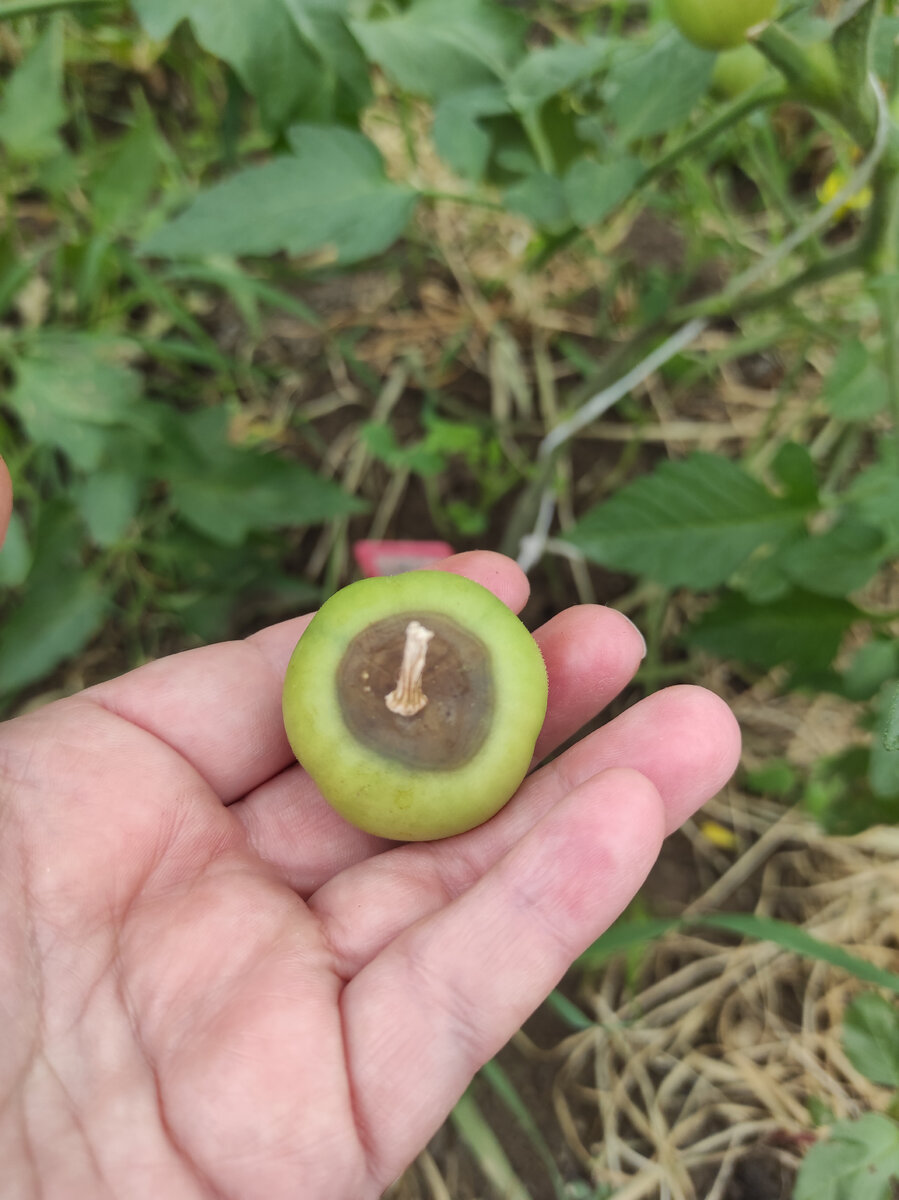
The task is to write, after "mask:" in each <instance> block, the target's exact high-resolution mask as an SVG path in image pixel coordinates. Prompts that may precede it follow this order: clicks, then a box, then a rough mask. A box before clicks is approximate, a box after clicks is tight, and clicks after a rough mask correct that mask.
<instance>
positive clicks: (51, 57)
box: [0, 18, 68, 162]
mask: <svg viewBox="0 0 899 1200" xmlns="http://www.w3.org/2000/svg"><path fill="white" fill-rule="evenodd" d="M62 68H63V40H62V22H61V21H60V20H59V19H56V18H54V19H53V20H51V22H50V24H49V25H48V26H47V29H46V31H45V33H44V34H43V36H42V37H41V38H40V39H39V40H38V41H37V42H36V43H35V45H34V47H33V48H32V49H31V50H30V51H29V53H28V54H27V55H26V57H25V58H24V59H23V61H22V63H21V65H20V66H19V67H17V68H16V70H15V71H14V72H13V74H12V76H11V77H10V78H9V79H8V80H7V81H6V83H5V86H4V90H3V96H2V99H0V142H2V144H3V145H4V146H5V147H6V150H7V152H8V153H9V154H10V155H12V157H13V158H19V159H23V160H25V161H28V162H39V161H41V160H42V159H46V158H50V157H52V156H53V155H54V154H56V153H58V152H59V151H60V150H61V149H62V142H61V141H60V139H59V135H58V133H57V130H58V129H59V128H60V126H61V125H63V124H65V122H66V120H67V119H68V111H67V109H66V105H65V101H64V99H63V94H62Z"/></svg>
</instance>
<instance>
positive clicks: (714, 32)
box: [668, 0, 777, 50]
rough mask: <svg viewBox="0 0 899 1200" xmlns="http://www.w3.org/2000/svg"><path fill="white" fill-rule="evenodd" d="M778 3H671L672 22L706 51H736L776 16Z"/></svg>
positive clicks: (752, 0)
mask: <svg viewBox="0 0 899 1200" xmlns="http://www.w3.org/2000/svg"><path fill="white" fill-rule="evenodd" d="M776 7H777V0H668V12H669V15H670V16H671V20H672V21H673V22H674V24H675V25H676V26H677V27H678V29H679V30H680V31H681V33H682V34H683V35H684V37H686V38H689V39H690V41H691V42H693V43H694V44H695V45H697V46H701V47H702V48H703V49H704V50H732V49H733V48H734V47H735V46H739V45H741V44H742V43H743V42H744V41H745V39H746V31H747V30H748V29H751V28H752V27H753V25H758V24H759V23H760V22H762V21H767V20H769V18H770V17H771V16H772V15H773V14H774V9H775V8H776Z"/></svg>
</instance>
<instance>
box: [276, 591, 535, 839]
mask: <svg viewBox="0 0 899 1200" xmlns="http://www.w3.org/2000/svg"><path fill="white" fill-rule="evenodd" d="M546 700H547V681H546V668H545V667H544V665H543V658H542V657H541V654H540V651H539V649H538V647H537V643H536V642H535V641H534V639H533V638H532V637H531V635H530V634H529V633H528V631H527V629H526V628H525V626H524V625H523V624H522V623H521V621H519V619H518V618H517V617H516V616H515V615H514V614H513V613H512V612H510V611H509V609H508V608H506V606H505V605H504V604H503V603H502V601H500V600H498V599H497V598H496V596H494V595H493V593H492V592H490V591H488V590H487V589H486V588H484V587H481V585H480V584H478V583H473V582H472V581H471V580H469V579H465V578H463V577H461V576H459V575H451V574H449V573H447V572H443V571H411V572H408V573H407V574H404V575H395V576H386V577H383V578H376V579H363V580H361V581H359V582H358V583H352V584H350V585H349V587H345V588H343V589H342V590H341V591H339V592H337V593H336V594H335V595H334V596H332V597H331V598H330V599H329V600H327V601H326V602H325V604H323V605H322V607H321V608H320V609H319V611H318V613H316V615H315V616H314V617H313V619H312V621H311V622H310V624H309V626H308V627H307V629H306V631H305V633H304V634H303V636H302V637H301V638H300V641H299V643H298V644H297V647H296V649H295V650H294V652H293V655H292V657H291V660H290V663H289V665H288V668H287V675H286V678H285V681H284V695H283V711H284V727H285V730H286V732H287V737H288V740H289V742H290V744H291V747H292V748H293V751H294V753H295V754H296V756H297V759H298V760H299V762H300V763H301V764H302V765H303V766H304V767H305V768H306V770H307V771H308V772H309V774H310V775H311V776H312V778H313V779H314V780H315V782H316V783H317V784H318V786H319V789H320V791H321V793H322V795H323V796H324V797H325V799H326V800H327V801H328V803H329V804H330V805H331V806H332V807H333V808H335V809H336V810H337V811H338V812H339V813H340V814H341V815H342V816H343V817H345V818H346V819H347V820H348V821H350V822H351V823H352V824H353V825H356V826H358V827H359V828H360V829H364V830H366V831H367V832H369V833H374V834H377V835H379V836H381V837H387V838H393V839H396V840H399V841H427V840H430V839H432V838H442V837H449V836H451V835H453V834H456V833H462V832H464V831H465V830H466V829H471V828H473V827H474V826H475V825H480V824H481V823H482V822H483V821H486V820H488V818H490V817H492V816H493V815H494V813H496V812H498V811H499V809H500V808H502V806H503V805H504V804H505V803H506V801H507V800H509V799H510V797H511V796H512V795H513V793H514V792H515V791H516V790H517V788H518V785H519V784H520V783H521V781H522V779H523V778H524V776H525V774H526V772H527V769H528V766H529V765H530V762H531V758H532V756H533V752H534V745H535V743H536V741H537V735H538V734H539V732H540V728H541V726H542V724H543V718H544V716H545V714H546Z"/></svg>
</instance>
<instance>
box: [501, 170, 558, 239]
mask: <svg viewBox="0 0 899 1200" xmlns="http://www.w3.org/2000/svg"><path fill="white" fill-rule="evenodd" d="M503 203H504V204H505V206H506V208H507V209H509V210H510V211H511V212H517V213H521V214H522V216H525V217H527V218H528V220H529V221H532V222H533V223H534V225H536V226H537V228H538V229H545V230H547V231H549V232H550V233H559V232H562V231H563V230H565V229H567V228H568V227H569V226H570V224H571V215H570V213H569V211H568V204H567V202H566V200H565V189H564V188H563V187H562V181H561V179H559V178H558V177H557V176H555V175H548V174H547V173H546V172H545V171H535V172H534V173H533V174H532V175H527V176H526V177H525V178H524V179H522V180H521V182H520V183H516V184H513V185H512V187H510V188H507V189H506V191H505V192H504V194H503Z"/></svg>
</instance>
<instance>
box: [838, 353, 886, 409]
mask: <svg viewBox="0 0 899 1200" xmlns="http://www.w3.org/2000/svg"><path fill="white" fill-rule="evenodd" d="M822 395H823V398H824V401H825V403H826V404H827V407H828V408H829V409H830V411H831V412H832V413H833V415H834V416H835V417H839V418H840V419H841V420H843V421H867V420H870V418H871V417H874V416H876V415H877V414H878V413H880V412H883V410H884V409H885V408H886V407H887V405H888V404H889V387H888V385H887V378H886V374H885V372H884V371H883V368H882V367H880V366H879V365H878V364H877V363H876V362H874V360H873V358H872V357H871V353H870V351H869V350H868V348H867V347H866V346H865V345H864V344H863V343H862V342H860V341H848V342H846V343H844V345H843V346H842V348H841V349H840V351H839V353H838V354H837V357H836V359H835V360H834V364H833V366H832V367H831V369H830V374H829V375H828V376H827V379H826V380H825V382H824V388H823V391H822Z"/></svg>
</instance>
